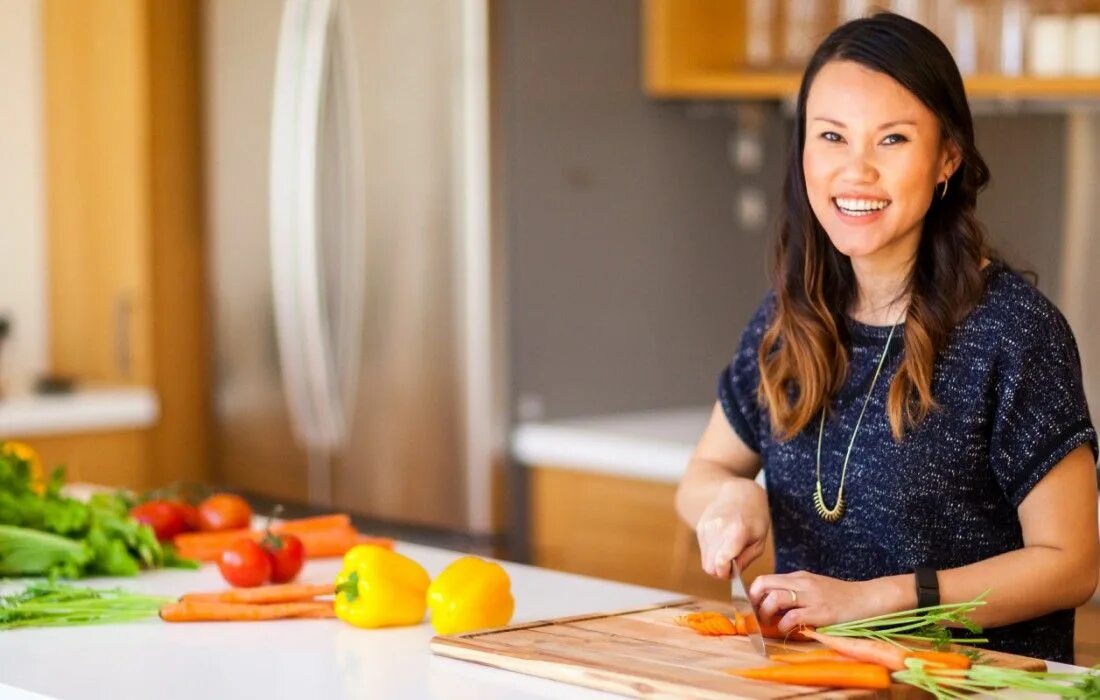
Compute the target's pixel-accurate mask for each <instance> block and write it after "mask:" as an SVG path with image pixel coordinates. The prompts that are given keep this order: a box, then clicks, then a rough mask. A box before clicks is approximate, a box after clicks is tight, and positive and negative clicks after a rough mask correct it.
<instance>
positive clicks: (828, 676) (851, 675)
mask: <svg viewBox="0 0 1100 700" xmlns="http://www.w3.org/2000/svg"><path fill="white" fill-rule="evenodd" d="M726 673H729V674H732V675H734V676H740V677H741V678H748V679H751V680H754V681H770V682H772V683H786V684H789V685H808V686H813V687H816V688H866V689H870V690H883V689H886V688H889V687H890V672H889V671H887V670H886V668H885V667H883V666H879V665H878V664H872V663H863V662H860V661H816V662H814V663H806V664H785V665H778V666H764V667H762V668H735V669H730V670H728V671H726Z"/></svg>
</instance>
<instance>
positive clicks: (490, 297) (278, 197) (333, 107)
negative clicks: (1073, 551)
mask: <svg viewBox="0 0 1100 700" xmlns="http://www.w3.org/2000/svg"><path fill="white" fill-rule="evenodd" d="M487 5H488V0H286V1H285V2H277V1H276V0H232V1H231V2H226V1H225V0H208V1H207V2H206V4H205V5H204V19H203V22H204V45H203V54H204V84H203V91H204V149H205V152H204V159H205V191H206V200H207V201H206V210H207V221H206V223H207V226H206V230H207V234H208V236H209V245H208V250H209V252H210V253H209V254H210V261H209V262H210V265H209V269H210V271H211V272H210V280H209V285H208V288H209V290H210V309H211V313H212V315H213V322H214V328H215V333H214V347H213V350H212V352H213V355H214V357H213V359H214V367H215V376H214V379H213V381H214V383H215V386H214V391H213V394H214V397H215V405H214V407H213V410H212V414H213V416H214V420H215V421H216V423H217V425H216V430H215V436H216V450H217V451H216V460H217V464H216V465H214V468H213V469H212V472H213V474H214V475H215V478H216V480H218V481H220V482H222V483H224V484H227V485H230V486H234V487H238V488H242V489H246V490H250V491H255V492H259V493H263V494H268V495H271V496H274V497H277V498H284V499H295V500H307V499H308V500H309V501H310V502H313V503H316V504H321V505H325V506H331V507H333V508H339V509H345V510H348V511H350V512H353V513H357V514H362V515H367V516H372V517H378V518H384V519H391V520H395V521H401V522H411V523H422V524H428V525H434V526H440V527H445V528H453V529H458V530H463V531H468V532H475V533H478V532H491V531H493V529H494V512H493V509H492V507H491V503H492V501H493V495H494V492H493V483H494V482H498V481H499V480H498V479H496V478H495V475H496V474H497V473H498V472H499V469H500V468H501V465H502V463H503V459H502V457H503V450H504V436H505V434H506V430H507V426H506V425H505V419H504V410H503V406H504V397H505V389H504V381H505V377H506V374H507V363H506V358H505V353H504V351H503V349H504V348H503V338H504V329H503V328H502V325H503V319H504V317H505V316H504V311H503V298H502V294H501V293H500V290H502V289H503V280H502V279H501V277H502V275H501V271H502V270H503V265H502V259H501V256H502V248H501V245H500V241H499V240H498V237H497V236H495V235H494V233H493V231H492V227H491V226H490V219H491V207H490V189H491V187H490V182H491V180H490V168H489V164H490V151H491V148H490V129H489V52H488V47H489V31H488V8H487Z"/></svg>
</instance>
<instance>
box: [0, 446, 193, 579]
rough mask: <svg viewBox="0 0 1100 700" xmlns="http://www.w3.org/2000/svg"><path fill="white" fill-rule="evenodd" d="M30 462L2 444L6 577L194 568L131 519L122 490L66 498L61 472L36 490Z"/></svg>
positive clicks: (0, 538)
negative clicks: (80, 497) (80, 499)
mask: <svg viewBox="0 0 1100 700" xmlns="http://www.w3.org/2000/svg"><path fill="white" fill-rule="evenodd" d="M32 472H33V470H32V467H31V463H30V462H29V461H28V460H27V459H25V458H23V457H21V456H19V455H18V454H16V452H15V451H12V450H6V449H3V443H0V528H3V529H2V531H0V576H35V575H39V576H51V577H54V576H57V577H62V578H78V577H80V576H85V575H106V576H132V575H134V574H136V573H138V571H140V570H141V569H151V568H157V567H163V566H173V567H179V568H196V567H197V564H195V563H194V562H191V561H189V560H186V559H182V558H180V557H179V556H178V555H177V554H176V553H175V552H174V551H171V548H170V547H169V546H167V545H162V544H161V543H159V542H158V541H157V538H156V534H155V533H154V532H153V530H152V528H150V527H148V526H147V525H144V524H142V523H140V522H138V521H137V520H134V519H133V518H131V517H130V515H129V509H130V503H129V502H128V500H127V496H126V495H125V494H123V493H118V492H116V493H97V494H95V495H94V496H92V497H91V498H90V499H89V500H88V502H87V503H85V502H82V501H78V500H76V499H74V498H69V497H67V496H64V495H62V493H61V487H62V486H63V485H64V482H65V472H64V470H63V469H60V468H58V469H55V470H54V472H53V474H52V475H51V476H50V478H49V480H48V481H47V483H46V484H44V485H39V486H37V488H36V485H35V484H34V479H33V475H32Z"/></svg>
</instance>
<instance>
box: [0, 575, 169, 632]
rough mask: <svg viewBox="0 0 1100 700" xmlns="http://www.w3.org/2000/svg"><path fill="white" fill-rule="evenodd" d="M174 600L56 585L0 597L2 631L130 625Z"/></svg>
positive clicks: (35, 585)
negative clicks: (116, 623)
mask: <svg viewBox="0 0 1100 700" xmlns="http://www.w3.org/2000/svg"><path fill="white" fill-rule="evenodd" d="M170 602H172V599H171V598H164V597H161V596H152V595H145V594H142V593H130V592H127V591H124V590H121V589H117V588H115V589H95V588H81V587H77V586H67V585H62V584H56V583H34V584H31V585H30V586H28V587H27V588H26V589H24V590H23V591H22V592H21V593H17V594H14V595H9V596H4V597H0V630H6V629H15V628H17V627H60V626H70V625H96V624H107V623H112V622H129V621H131V620H140V619H143V618H147V617H152V616H153V615H156V614H157V613H158V611H159V610H160V608H161V606H163V605H165V604H167V603H170Z"/></svg>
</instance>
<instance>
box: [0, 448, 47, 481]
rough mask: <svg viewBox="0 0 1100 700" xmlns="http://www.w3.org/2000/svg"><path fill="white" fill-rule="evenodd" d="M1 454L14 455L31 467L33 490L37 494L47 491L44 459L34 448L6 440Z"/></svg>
mask: <svg viewBox="0 0 1100 700" xmlns="http://www.w3.org/2000/svg"><path fill="white" fill-rule="evenodd" d="M0 452H3V453H5V454H9V455H12V456H13V457H15V458H16V459H21V460H23V461H24V462H26V463H27V464H29V465H30V468H31V473H30V477H31V488H32V489H33V490H34V492H35V493H38V494H41V493H42V492H44V491H45V490H46V479H45V475H44V474H43V473H42V459H41V458H40V457H39V456H38V453H37V452H35V450H34V448H33V447H31V446H30V445H27V444H25V443H22V442H16V441H14V440H6V441H3V442H0Z"/></svg>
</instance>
